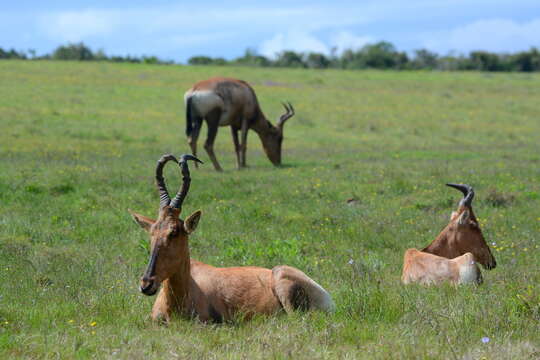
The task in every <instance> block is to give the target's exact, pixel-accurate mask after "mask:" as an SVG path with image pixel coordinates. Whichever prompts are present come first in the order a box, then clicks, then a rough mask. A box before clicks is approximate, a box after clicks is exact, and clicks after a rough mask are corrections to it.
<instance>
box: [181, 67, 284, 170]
mask: <svg viewBox="0 0 540 360" xmlns="http://www.w3.org/2000/svg"><path fill="white" fill-rule="evenodd" d="M184 100H185V103H186V108H187V112H186V114H187V116H186V117H187V119H186V124H187V128H189V129H190V130H187V131H186V133H187V136H188V142H189V144H190V146H191V151H192V153H193V155H196V154H197V139H198V136H199V132H200V128H201V126H202V122H203V120H205V121H206V123H207V126H208V136H207V139H206V142H205V145H204V148H205V150H206V152H207V153H208V156H209V157H210V159H211V160H212V163H213V165H214V168H215V169H216V170H218V171H221V170H222V168H221V166H220V165H219V162H218V160H217V158H216V156H215V153H214V140H215V137H216V135H217V131H218V127H219V126H230V127H231V132H232V137H233V142H234V146H235V152H236V159H237V166H238V168H242V167H245V166H246V150H247V135H248V130H249V129H252V130H254V131H255V132H256V133H257V134H258V135H259V138H260V139H261V142H262V145H263V149H264V151H265V153H266V155H267V157H268V159H269V160H270V161H271V162H272V164H274V165H280V164H281V144H282V141H283V125H284V123H285V121H286V120H287V119H288V118H290V117H291V116H292V115H294V109H292V107H290V111H292V113H291V112H290V111H289V108H287V106H285V105H284V106H285V108H286V109H287V113H286V114H284V115H282V116H281V118H280V120H279V122H278V124H277V125H276V126H274V125H272V123H271V122H270V121H268V120H267V119H266V117H265V116H264V114H263V112H262V111H261V108H260V106H259V102H258V100H257V96H256V95H255V91H254V90H253V88H252V87H251V86H250V85H249V84H248V83H247V82H245V81H242V80H237V79H231V78H223V77H216V78H211V79H208V80H204V81H200V82H198V83H196V84H195V85H193V87H192V88H191V89H189V90H188V91H187V92H186V93H185V95H184ZM289 106H290V105H289ZM238 131H241V138H240V139H239V138H238Z"/></svg>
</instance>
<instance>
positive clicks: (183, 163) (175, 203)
mask: <svg viewBox="0 0 540 360" xmlns="http://www.w3.org/2000/svg"><path fill="white" fill-rule="evenodd" d="M188 160H193V161H196V162H198V163H201V164H202V163H203V162H202V161H201V160H199V159H197V158H196V157H195V156H193V155H189V154H184V155H182V156H180V161H178V165H179V166H180V169H181V170H182V187H181V188H180V191H178V193H177V194H176V196H175V197H174V199H172V201H171V207H173V208H177V209H180V210H182V203H183V202H184V199H185V198H186V195H187V193H188V191H189V185H190V184H191V177H190V176H189V167H188V163H187V162H188Z"/></svg>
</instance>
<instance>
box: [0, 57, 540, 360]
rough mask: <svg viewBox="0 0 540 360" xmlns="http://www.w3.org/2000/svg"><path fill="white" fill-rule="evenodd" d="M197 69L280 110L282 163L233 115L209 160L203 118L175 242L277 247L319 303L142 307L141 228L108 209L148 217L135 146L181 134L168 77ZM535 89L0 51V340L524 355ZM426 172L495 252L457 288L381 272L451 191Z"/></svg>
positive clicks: (416, 243)
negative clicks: (277, 308) (457, 186)
mask: <svg viewBox="0 0 540 360" xmlns="http://www.w3.org/2000/svg"><path fill="white" fill-rule="evenodd" d="M216 75H224V76H231V77H237V78H240V79H244V80H247V81H248V82H250V83H251V84H252V85H253V87H254V88H255V90H256V92H257V95H258V97H259V101H260V103H261V106H262V109H263V111H264V112H265V114H266V115H267V116H268V117H269V118H270V119H272V120H274V121H275V119H276V118H277V117H278V116H279V115H280V114H281V113H282V107H281V105H280V101H282V100H288V101H290V102H291V103H292V104H293V105H294V106H295V109H296V116H295V117H294V118H292V119H290V120H289V121H288V123H287V125H286V127H285V140H284V145H283V148H284V153H283V162H284V166H282V167H281V168H275V167H273V166H272V165H271V163H270V162H269V161H268V160H267V159H266V157H265V155H264V154H263V152H262V148H261V145H260V141H259V139H258V137H257V136H256V134H255V133H253V132H250V135H249V146H248V153H247V162H248V165H249V166H250V167H249V168H248V169H246V170H242V171H238V170H236V169H235V156H234V151H233V145H232V141H231V136H230V130H229V129H228V128H221V129H220V131H219V133H218V138H217V141H216V154H217V156H218V159H219V160H220V162H221V165H222V166H223V167H224V169H225V171H224V172H223V173H217V172H215V171H214V170H213V167H212V165H211V163H210V161H209V159H208V157H207V155H206V154H205V153H204V150H203V149H202V144H203V142H204V139H205V135H206V126H205V127H203V132H202V134H201V139H200V140H199V146H200V149H201V151H200V157H201V159H202V160H203V161H205V165H203V166H201V167H200V168H199V169H198V170H195V169H192V185H191V191H190V193H189V195H188V197H187V199H186V201H185V203H184V207H183V214H184V215H185V216H187V215H189V214H190V213H191V212H193V211H194V210H197V209H202V210H203V217H202V219H201V222H200V224H199V227H198V229H197V231H196V232H195V233H194V234H193V235H192V236H191V238H190V247H191V256H192V257H193V258H195V259H198V260H200V261H203V262H206V263H209V264H213V265H216V266H237V265H259V266H265V267H273V266H275V265H278V264H288V265H291V266H295V267H298V268H299V269H302V270H303V271H305V272H306V273H307V274H308V275H309V276H311V277H312V278H313V279H315V280H316V281H317V282H319V283H320V284H321V285H322V286H324V287H325V288H326V289H327V290H328V291H329V292H330V293H331V294H332V296H333V298H334V301H335V302H336V305H337V310H336V312H335V313H334V314H330V315H327V314H322V313H317V312H308V313H296V314H294V315H292V316H287V315H285V314H278V315H276V316H272V317H257V318H255V319H254V320H253V321H249V322H242V321H237V322H233V323H228V324H223V325H213V324H201V323H198V322H196V321H190V320H185V319H180V318H179V319H175V320H174V321H173V322H172V323H171V324H170V325H169V326H160V325H157V324H154V323H152V321H151V320H150V310H151V306H152V304H153V301H154V299H155V298H150V297H146V296H144V295H142V294H141V293H140V292H139V290H138V284H139V277H140V276H141V275H142V272H143V271H144V269H145V266H146V264H147V260H148V236H147V234H146V233H144V232H143V231H142V230H141V229H140V228H139V227H138V226H137V225H136V224H135V223H134V222H133V221H132V219H131V218H130V216H129V213H128V211H127V209H128V208H129V209H132V210H133V211H136V212H139V213H141V214H144V215H147V216H156V215H157V210H158V205H159V198H158V195H157V191H156V189H155V186H154V167H155V163H156V161H157V159H158V158H159V157H160V156H161V155H162V154H164V153H168V152H172V153H174V154H177V155H178V154H181V153H186V152H188V151H189V147H188V145H187V141H186V139H185V135H184V127H185V116H184V106H183V93H184V91H185V90H187V89H188V88H189V87H190V86H191V85H192V84H193V83H194V82H196V81H198V80H202V79H205V78H208V77H211V76H216ZM538 99H540V74H525V73H519V74H518V73H501V74H493V73H489V74H488V73H476V72H467V73H464V72H444V73H439V72H412V71H408V72H393V71H386V72H380V71H339V70H293V69H286V70H285V69H271V68H247V67H242V68H235V67H183V66H157V65H137V64H111V63H76V62H49V61H0V278H1V280H2V281H0V358H2V359H12V358H45V359H57V358H60V359H70V358H81V359H85V358H121V359H149V358H156V359H168V358H171V359H174V358H191V359H240V358H242V359H262V358H272V359H284V358H294V359H319V358H321V359H322V358H343V359H389V358H395V359H397V358H404V359H405V358H419V359H442V358H445V359H482V358H485V359H529V358H530V359H537V358H540V271H539V269H540V256H539V254H540V248H539V246H540V241H539V235H540V212H539V209H540V101H539V100H538ZM165 173H166V174H165V175H166V178H167V180H168V184H169V185H168V186H169V189H170V191H171V192H173V191H175V189H177V188H178V186H179V183H180V176H179V172H178V169H177V168H175V167H173V166H170V167H168V168H167V169H166V171H165ZM447 182H458V183H460V182H461V183H468V184H470V185H472V186H473V187H474V188H475V191H476V198H475V200H474V203H473V208H474V209H475V212H476V215H477V216H478V217H479V221H480V224H481V227H482V229H483V232H484V236H485V238H486V240H487V241H488V243H489V245H490V246H491V248H492V250H493V252H494V255H495V257H496V259H497V263H498V266H497V268H496V269H494V270H492V271H483V276H484V284H483V285H481V286H478V287H476V286H463V287H458V288H454V287H452V286H449V285H445V286H441V287H431V288H429V287H423V286H406V287H405V286H402V285H401V283H400V276H401V266H402V257H403V253H404V251H405V250H406V249H407V248H410V247H416V248H421V247H423V246H425V245H427V244H428V243H429V242H431V241H432V240H433V239H434V238H435V236H436V235H437V234H438V233H439V232H440V230H441V229H442V228H443V227H444V226H445V225H446V224H447V222H448V220H449V217H450V213H451V211H452V210H454V209H455V208H456V206H457V203H458V201H459V199H460V198H461V194H460V193H459V192H457V191H456V190H454V189H451V188H448V187H446V186H444V184H445V183H447ZM349 199H354V200H353V201H349V202H348V201H347V200H349Z"/></svg>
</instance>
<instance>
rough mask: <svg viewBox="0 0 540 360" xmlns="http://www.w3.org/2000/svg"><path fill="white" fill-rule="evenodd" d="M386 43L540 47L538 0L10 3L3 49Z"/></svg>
mask: <svg viewBox="0 0 540 360" xmlns="http://www.w3.org/2000/svg"><path fill="white" fill-rule="evenodd" d="M379 40H387V41H390V42H392V43H394V44H395V45H396V47H397V48H398V49H399V50H405V51H412V50H414V49H419V48H427V49H430V50H433V51H436V52H438V53H440V54H446V53H448V52H456V53H467V52H469V51H471V50H478V49H480V50H488V51H496V52H515V51H518V50H526V49H529V48H530V47H531V46H536V47H540V0H521V1H500V0H490V1H485V0H431V1H426V0H422V1H420V0H409V1H395V0H387V1H380V0H379V1H341V0H334V1H332V2H330V1H318V0H311V1H292V0H291V1H282V0H275V1H265V2H256V1H234V2H230V1H213V0H207V1H197V2H195V1H190V2H184V1H177V2H174V1H165V0H156V1H138V0H130V1H125V0H118V1H103V0H97V1H92V2H82V1H76V0H72V1H66V0H59V1H26V0H19V1H10V0H2V2H1V4H0V47H2V48H4V49H5V48H15V49H17V50H28V49H35V50H36V51H37V53H38V54H44V53H50V52H51V51H52V50H53V49H54V48H55V47H56V46H58V45H60V44H66V43H68V42H79V41H83V42H84V43H85V44H87V45H89V46H90V47H91V48H92V49H94V50H97V49H103V50H104V51H105V52H106V53H107V54H108V55H128V54H130V55H136V56H141V55H157V56H158V57H160V58H163V59H168V60H174V61H179V62H185V61H186V60H187V59H188V58H189V57H190V56H193V55H209V56H222V57H225V58H228V59H230V58H234V57H236V56H240V55H242V54H243V53H244V50H245V49H246V48H248V47H249V48H252V49H254V50H256V51H257V52H259V53H261V54H263V55H266V56H269V57H272V56H274V55H275V54H276V53H277V52H279V51H282V50H286V49H287V50H295V51H317V52H323V53H329V52H330V51H331V50H332V49H333V48H336V49H337V51H338V52H339V51H341V50H343V49H347V48H359V47H362V46H363V45H365V44H366V43H369V42H375V41H379Z"/></svg>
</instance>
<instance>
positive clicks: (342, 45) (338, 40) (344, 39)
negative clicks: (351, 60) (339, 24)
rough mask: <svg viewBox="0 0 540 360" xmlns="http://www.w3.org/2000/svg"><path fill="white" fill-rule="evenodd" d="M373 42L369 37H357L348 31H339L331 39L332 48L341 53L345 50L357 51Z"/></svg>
mask: <svg viewBox="0 0 540 360" xmlns="http://www.w3.org/2000/svg"><path fill="white" fill-rule="evenodd" d="M373 42H375V39H374V38H372V37H371V36H357V35H355V34H353V33H350V32H348V31H340V32H339V33H337V34H335V35H334V36H333V37H332V46H333V47H335V48H336V49H337V52H338V53H341V52H343V51H345V50H347V49H352V50H357V49H360V48H361V47H363V46H364V45H366V44H368V43H373Z"/></svg>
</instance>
